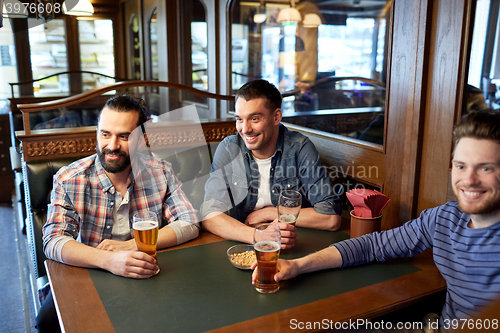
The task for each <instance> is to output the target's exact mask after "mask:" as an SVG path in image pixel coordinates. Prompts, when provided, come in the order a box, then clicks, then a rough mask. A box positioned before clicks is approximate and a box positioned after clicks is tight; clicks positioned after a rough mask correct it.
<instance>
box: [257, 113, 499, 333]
mask: <svg viewBox="0 0 500 333" xmlns="http://www.w3.org/2000/svg"><path fill="white" fill-rule="evenodd" d="M453 140H454V144H455V149H454V151H453V156H452V177H451V180H452V185H453V191H454V193H455V196H456V197H457V200H458V201H451V202H448V203H446V204H444V205H442V206H439V207H435V208H432V209H427V210H424V211H423V212H422V213H421V215H420V217H418V218H417V219H415V220H412V221H409V222H407V223H405V224H404V225H403V226H401V227H399V228H395V229H391V230H387V231H382V232H376V233H372V234H369V235H365V236H362V237H359V238H354V239H349V240H346V241H343V242H340V243H336V244H333V245H332V246H330V247H328V248H326V249H323V250H321V251H319V252H316V253H313V254H310V255H308V256H305V257H303V258H299V259H294V260H290V261H286V260H280V262H279V272H278V273H277V274H276V275H275V280H276V281H279V280H287V279H291V278H293V277H295V276H297V275H299V274H303V273H307V272H313V271H317V270H321V269H328V268H337V267H347V266H353V265H359V264H364V263H368V262H371V261H384V260H386V259H389V258H398V257H410V256H414V255H417V254H419V253H421V252H423V251H425V250H427V249H432V250H433V258H434V262H435V263H436V266H437V267H438V269H439V271H440V272H441V274H442V275H443V277H444V278H445V280H446V283H447V287H448V288H447V289H448V290H447V295H446V303H445V305H444V307H443V309H442V313H441V316H440V319H439V323H440V327H441V328H444V329H446V327H449V326H450V325H449V323H450V321H451V320H453V319H466V318H471V317H473V316H474V315H476V314H477V313H478V312H481V311H482V310H484V308H485V307H486V306H487V305H488V303H489V301H491V300H494V299H497V298H499V297H500V112H498V111H492V110H485V111H477V112H471V113H469V114H467V115H466V116H464V117H463V118H462V120H461V122H460V123H459V124H457V125H456V126H455V128H454V131H453ZM253 283H255V272H254V276H253ZM497 319H500V318H497Z"/></svg>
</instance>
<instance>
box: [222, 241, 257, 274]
mask: <svg viewBox="0 0 500 333" xmlns="http://www.w3.org/2000/svg"><path fill="white" fill-rule="evenodd" d="M227 257H228V259H229V262H230V263H231V264H233V266H234V267H236V268H239V269H250V267H251V266H252V263H253V262H254V261H256V260H257V258H256V257H255V251H254V249H253V245H248V244H238V245H233V246H231V247H230V248H229V249H228V250H227Z"/></svg>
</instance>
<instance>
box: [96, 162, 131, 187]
mask: <svg viewBox="0 0 500 333" xmlns="http://www.w3.org/2000/svg"><path fill="white" fill-rule="evenodd" d="M95 168H96V176H97V180H98V181H99V185H100V186H101V188H102V190H103V191H104V192H107V191H109V192H110V193H111V194H114V193H115V191H116V190H115V188H114V186H113V183H112V182H111V180H109V178H108V175H107V174H106V171H105V170H104V167H103V166H102V164H101V160H100V159H99V156H97V154H96V157H95ZM128 178H129V184H131V183H132V182H133V181H134V175H133V174H132V172H131V173H130V175H129V176H128Z"/></svg>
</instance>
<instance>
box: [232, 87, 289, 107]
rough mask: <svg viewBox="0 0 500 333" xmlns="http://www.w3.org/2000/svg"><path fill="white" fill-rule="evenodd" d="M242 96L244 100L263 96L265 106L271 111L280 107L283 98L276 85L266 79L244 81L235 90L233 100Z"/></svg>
mask: <svg viewBox="0 0 500 333" xmlns="http://www.w3.org/2000/svg"><path fill="white" fill-rule="evenodd" d="M240 97H243V98H244V99H245V101H249V100H251V99H256V98H264V99H265V100H266V107H267V108H268V109H269V110H270V111H271V112H273V111H274V110H276V109H280V108H281V102H282V100H283V98H282V97H281V93H280V91H279V90H278V88H276V86H275V85H274V84H272V83H270V82H268V81H266V80H263V79H257V80H253V81H249V82H247V83H245V84H244V85H243V86H242V87H241V88H240V89H239V90H238V91H237V92H236V98H235V100H236V101H238V98H240Z"/></svg>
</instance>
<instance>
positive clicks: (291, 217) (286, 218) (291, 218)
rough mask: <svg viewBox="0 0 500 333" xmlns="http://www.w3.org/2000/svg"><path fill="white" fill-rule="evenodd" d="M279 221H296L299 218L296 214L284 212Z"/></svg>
mask: <svg viewBox="0 0 500 333" xmlns="http://www.w3.org/2000/svg"><path fill="white" fill-rule="evenodd" d="M279 221H280V222H284V223H294V222H295V221H297V219H296V218H295V215H292V214H284V215H281V216H280V218H279Z"/></svg>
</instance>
